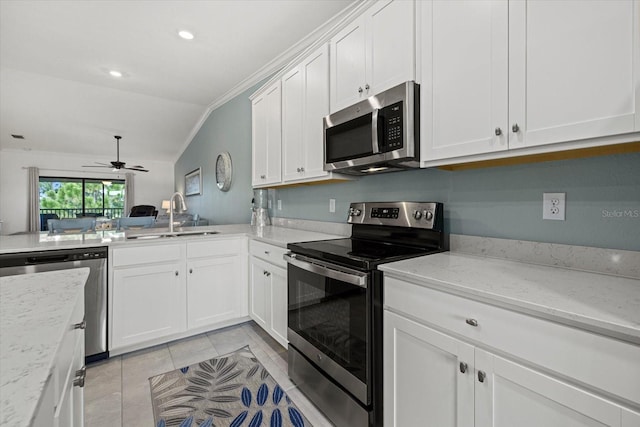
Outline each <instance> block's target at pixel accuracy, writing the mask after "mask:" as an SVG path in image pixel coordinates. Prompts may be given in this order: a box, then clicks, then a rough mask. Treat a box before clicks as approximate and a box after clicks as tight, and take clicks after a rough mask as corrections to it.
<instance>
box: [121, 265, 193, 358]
mask: <svg viewBox="0 0 640 427" xmlns="http://www.w3.org/2000/svg"><path fill="white" fill-rule="evenodd" d="M184 270H185V267H184V261H182V262H172V263H166V264H160V265H153V266H147V267H133V268H125V269H118V270H115V271H114V272H113V281H114V283H113V297H112V298H113V320H112V325H113V330H112V346H113V347H114V348H118V347H124V346H127V345H131V344H137V343H140V342H144V341H147V340H151V339H155V338H161V337H164V336H167V335H171V334H174V333H178V332H183V331H184V330H185V329H186V312H185V310H186V300H185V298H186V297H185V271H184Z"/></svg>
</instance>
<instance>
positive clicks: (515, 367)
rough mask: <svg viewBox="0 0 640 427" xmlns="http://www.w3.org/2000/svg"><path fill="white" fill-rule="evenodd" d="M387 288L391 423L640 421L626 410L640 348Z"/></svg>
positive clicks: (432, 293)
mask: <svg viewBox="0 0 640 427" xmlns="http://www.w3.org/2000/svg"><path fill="white" fill-rule="evenodd" d="M385 285H386V286H385V313H384V399H385V425H388V426H404V425H419V424H420V420H423V419H425V417H428V419H429V420H436V421H435V422H434V423H433V425H438V426H456V427H463V426H468V427H471V426H475V427H510V426H515V425H517V426H524V427H533V426H541V425H544V426H551V427H578V426H581V427H586V426H596V425H597V426H612V427H613V426H615V427H620V426H625V425H634V423H637V421H638V420H639V419H640V418H639V415H638V413H637V412H636V411H635V410H634V409H631V408H630V407H628V406H626V405H627V403H626V402H633V401H636V399H637V396H638V393H639V392H640V390H638V388H637V378H640V376H639V373H640V367H638V365H637V360H638V356H639V355H640V348H639V347H638V346H635V345H633V344H630V343H623V342H620V341H618V340H615V339H612V338H608V337H603V336H599V335H597V334H593V333H590V332H587V331H582V330H579V329H575V328H571V327H567V326H564V325H560V324H556V323H554V322H550V321H546V320H542V319H537V318H534V317H531V316H527V315H524V314H520V313H515V312H512V311H509V310H504V309H501V308H498V307H493V306H490V305H487V304H483V303H479V302H475V301H472V300H469V299H467V298H462V297H458V296H455V295H452V294H448V293H446V292H441V291H438V290H434V289H432V288H430V287H426V286H421V285H415V284H411V283H408V282H403V281H400V280H397V279H395V278H386V279H385ZM523 331H526V334H525V333H523ZM585 345H586V347H585Z"/></svg>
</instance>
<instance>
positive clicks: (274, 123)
mask: <svg viewBox="0 0 640 427" xmlns="http://www.w3.org/2000/svg"><path fill="white" fill-rule="evenodd" d="M281 98H282V94H281V86H280V80H278V81H276V82H274V83H273V84H272V85H271V86H269V87H268V88H267V89H266V90H264V91H263V92H262V93H261V94H260V95H258V96H257V97H256V98H254V99H253V100H252V103H251V112H252V141H253V144H252V154H253V156H252V158H253V159H252V160H253V169H252V170H253V177H252V180H251V183H252V185H253V186H254V187H261V186H268V185H270V184H274V183H278V182H280V179H281V162H282V160H281V149H282V120H281V112H282V106H281Z"/></svg>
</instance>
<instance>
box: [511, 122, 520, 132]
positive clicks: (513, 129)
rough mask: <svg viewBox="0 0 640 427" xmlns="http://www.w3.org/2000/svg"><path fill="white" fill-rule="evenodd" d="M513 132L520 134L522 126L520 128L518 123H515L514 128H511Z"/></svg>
mask: <svg viewBox="0 0 640 427" xmlns="http://www.w3.org/2000/svg"><path fill="white" fill-rule="evenodd" d="M511 130H512V131H513V133H518V132H520V126H518V124H517V123H514V124H513V126H511Z"/></svg>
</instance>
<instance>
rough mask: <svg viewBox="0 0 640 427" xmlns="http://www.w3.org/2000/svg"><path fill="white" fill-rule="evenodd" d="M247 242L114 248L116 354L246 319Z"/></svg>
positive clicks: (112, 287) (113, 342)
mask: <svg viewBox="0 0 640 427" xmlns="http://www.w3.org/2000/svg"><path fill="white" fill-rule="evenodd" d="M246 242H247V239H246V238H244V237H241V238H230V239H210V240H206V239H205V240H200V241H189V242H184V243H183V242H179V243H167V244H157V243H152V244H149V245H141V246H134V247H121V248H114V249H113V253H112V257H111V259H112V276H111V277H112V280H111V285H110V290H111V291H110V293H111V302H112V303H111V315H110V318H111V340H110V351H111V352H112V354H120V353H123V352H125V351H129V350H135V349H139V348H144V347H145V346H148V345H154V344H159V343H162V342H167V341H170V340H172V339H177V338H183V337H186V336H190V335H193V334H196V333H201V332H205V331H207V330H211V329H214V328H217V327H221V326H229V325H231V324H234V323H237V322H239V321H242V320H244V319H246V317H247V315H248V312H247V300H248V289H247V243H246Z"/></svg>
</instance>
